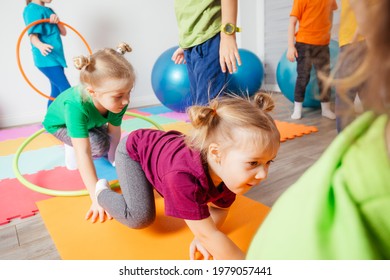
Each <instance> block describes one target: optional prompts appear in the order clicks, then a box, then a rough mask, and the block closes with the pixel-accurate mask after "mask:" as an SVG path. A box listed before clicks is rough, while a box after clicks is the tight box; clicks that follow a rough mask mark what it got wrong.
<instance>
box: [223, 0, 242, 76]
mask: <svg viewBox="0 0 390 280" xmlns="http://www.w3.org/2000/svg"><path fill="white" fill-rule="evenodd" d="M221 11H222V19H221V21H222V24H225V23H232V24H234V25H235V24H236V22H237V0H222V1H221ZM219 63H220V65H221V70H222V72H224V73H225V72H226V70H228V71H229V73H233V72H236V71H237V63H238V65H241V58H240V54H239V53H238V48H237V42H236V33H234V34H231V35H227V34H225V33H224V32H221V42H220V46H219Z"/></svg>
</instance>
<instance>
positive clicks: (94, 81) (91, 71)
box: [73, 43, 135, 86]
mask: <svg viewBox="0 0 390 280" xmlns="http://www.w3.org/2000/svg"><path fill="white" fill-rule="evenodd" d="M131 51H132V49H131V47H130V46H129V45H128V44H127V43H120V44H119V45H118V46H117V48H116V50H114V49H111V48H105V49H102V50H99V51H97V52H95V53H93V54H92V55H90V56H82V55H81V56H78V57H75V58H74V59H73V64H74V66H75V67H76V68H77V69H78V70H80V82H81V83H82V84H83V85H85V84H88V85H91V86H99V85H100V83H101V82H102V81H104V80H107V79H117V80H127V81H128V83H129V84H133V83H134V82H135V72H134V68H133V66H132V65H131V63H130V62H129V61H128V60H127V59H126V58H125V57H124V56H123V54H125V53H126V52H131Z"/></svg>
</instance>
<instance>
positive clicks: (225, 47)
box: [172, 0, 241, 106]
mask: <svg viewBox="0 0 390 280" xmlns="http://www.w3.org/2000/svg"><path fill="white" fill-rule="evenodd" d="M175 13H176V19H177V23H178V27H179V46H180V48H178V49H177V50H176V52H175V53H174V54H173V56H172V60H173V61H175V63H177V64H178V63H183V62H185V63H186V64H187V70H188V77H189V80H190V91H191V96H190V97H189V100H188V101H187V103H188V106H190V105H205V104H208V103H209V102H210V100H212V99H214V98H215V97H217V96H218V95H221V94H223V89H224V88H225V87H226V84H227V81H228V75H229V73H233V72H235V71H237V63H238V65H241V59H240V55H239V53H238V48H237V42H236V32H238V31H239V30H240V29H239V28H238V27H236V22H237V0H206V1H197V0H175Z"/></svg>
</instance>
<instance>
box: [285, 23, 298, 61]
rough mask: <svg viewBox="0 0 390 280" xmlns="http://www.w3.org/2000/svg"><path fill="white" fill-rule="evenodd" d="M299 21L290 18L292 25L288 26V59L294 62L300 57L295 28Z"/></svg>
mask: <svg viewBox="0 0 390 280" xmlns="http://www.w3.org/2000/svg"><path fill="white" fill-rule="evenodd" d="M297 22H298V19H297V18H296V17H294V16H290V23H289V25H288V31H287V32H288V48H287V54H286V57H287V59H288V60H289V61H291V62H294V61H295V58H296V57H298V52H297V49H296V48H295V28H296V26H297Z"/></svg>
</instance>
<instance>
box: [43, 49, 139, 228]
mask: <svg viewBox="0 0 390 280" xmlns="http://www.w3.org/2000/svg"><path fill="white" fill-rule="evenodd" d="M130 51H131V48H130V46H129V45H128V44H126V43H122V44H120V45H119V46H118V48H117V50H114V49H110V48H106V49H103V50H99V51H97V52H95V53H94V54H92V55H90V56H88V57H85V56H79V57H76V58H75V59H74V65H75V67H76V68H77V69H79V70H80V82H81V83H80V85H78V86H75V87H72V88H70V89H68V90H66V91H64V92H63V93H62V94H60V95H59V96H58V97H57V98H56V99H55V100H54V101H53V103H52V105H51V106H50V107H49V108H48V111H47V114H46V116H45V119H44V121H43V126H44V127H45V129H46V130H47V131H48V132H49V133H52V134H53V135H54V136H55V137H57V138H58V139H59V140H61V141H62V142H64V146H65V165H66V167H67V168H68V169H70V170H72V169H79V172H80V175H81V178H82V180H83V182H84V184H85V186H86V188H87V190H88V191H89V194H90V197H91V200H92V205H91V207H90V209H89V210H88V212H87V215H86V219H89V218H91V220H92V222H95V221H96V220H97V218H98V217H99V219H100V221H103V220H104V213H105V211H104V209H103V208H102V207H100V205H99V204H98V203H97V201H96V197H95V187H96V184H97V183H98V177H97V175H96V170H95V166H94V164H93V159H94V158H98V157H102V156H107V157H108V160H109V161H110V162H111V163H114V160H115V150H116V147H117V146H118V143H119V140H120V136H121V128H120V125H121V123H122V117H123V115H124V113H125V112H126V109H127V106H128V104H129V100H130V92H131V90H132V88H133V87H134V82H135V73H134V69H133V66H132V65H131V64H130V62H128V61H127V60H126V59H125V58H124V56H123V54H125V53H126V52H130ZM107 216H108V218H111V217H110V216H109V215H107Z"/></svg>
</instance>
